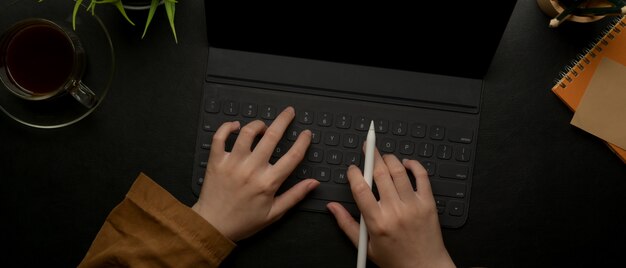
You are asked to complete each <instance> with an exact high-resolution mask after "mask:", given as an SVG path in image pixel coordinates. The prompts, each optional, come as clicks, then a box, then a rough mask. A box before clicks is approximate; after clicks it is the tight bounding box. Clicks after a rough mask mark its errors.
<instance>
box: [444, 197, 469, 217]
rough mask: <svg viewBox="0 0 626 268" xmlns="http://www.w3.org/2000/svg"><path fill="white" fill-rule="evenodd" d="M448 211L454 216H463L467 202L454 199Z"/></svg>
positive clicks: (449, 204)
mask: <svg viewBox="0 0 626 268" xmlns="http://www.w3.org/2000/svg"><path fill="white" fill-rule="evenodd" d="M448 213H449V214H450V215H452V216H463V214H465V202H462V201H457V200H452V201H450V202H449V203H448Z"/></svg>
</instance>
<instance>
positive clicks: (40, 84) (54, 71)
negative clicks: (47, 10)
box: [0, 18, 98, 108]
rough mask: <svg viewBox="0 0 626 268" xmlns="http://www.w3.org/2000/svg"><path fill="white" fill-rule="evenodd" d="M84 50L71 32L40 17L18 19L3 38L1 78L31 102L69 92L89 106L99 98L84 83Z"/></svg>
mask: <svg viewBox="0 0 626 268" xmlns="http://www.w3.org/2000/svg"><path fill="white" fill-rule="evenodd" d="M85 61H86V57H85V50H84V48H83V46H82V45H81V43H80V40H79V39H78V36H77V35H76V34H75V33H73V32H72V31H69V30H66V29H64V28H63V27H61V26H59V25H58V24H56V23H54V22H52V21H50V20H46V19H39V18H31V19H26V20H22V21H19V22H17V23H16V24H14V25H13V26H11V27H10V28H9V29H8V30H7V31H5V32H4V34H3V35H2V37H1V39H0V80H2V83H3V84H4V85H5V88H6V89H8V90H9V91H11V93H13V94H14V95H16V96H18V97H20V98H22V99H25V100H31V101H39V100H46V99H50V98H53V97H56V96H60V95H63V94H66V93H69V94H70V95H72V97H74V98H75V99H76V100H78V101H79V102H80V103H81V104H83V105H84V106H85V107H87V108H92V107H94V106H95V105H96V104H97V102H98V98H97V97H96V95H95V94H94V93H93V91H91V90H90V89H89V88H88V87H87V86H86V85H84V84H83V83H82V82H81V78H82V76H83V73H84V72H85V66H86V62H85Z"/></svg>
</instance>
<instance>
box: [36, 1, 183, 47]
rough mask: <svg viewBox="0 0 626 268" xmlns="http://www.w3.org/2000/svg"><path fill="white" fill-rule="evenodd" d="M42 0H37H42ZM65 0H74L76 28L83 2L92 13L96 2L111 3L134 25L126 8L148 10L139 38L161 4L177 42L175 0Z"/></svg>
mask: <svg viewBox="0 0 626 268" xmlns="http://www.w3.org/2000/svg"><path fill="white" fill-rule="evenodd" d="M42 1H44V0H39V2H42ZM67 1H76V2H75V4H74V9H73V13H72V14H73V15H72V27H73V29H74V30H75V29H76V13H77V11H78V10H79V9H80V8H81V5H82V4H83V2H85V3H87V1H89V3H88V4H87V11H90V12H91V14H92V15H94V14H95V10H96V6H97V5H98V4H111V5H113V6H115V7H116V8H117V9H118V10H119V11H120V14H122V16H123V17H124V18H125V19H126V20H127V21H128V23H130V24H131V25H133V26H135V23H134V22H133V21H132V20H131V19H130V18H129V17H128V15H127V14H126V10H145V9H149V11H148V18H147V20H146V26H145V27H144V30H143V34H142V35H141V38H142V39H143V38H144V37H145V36H146V32H147V31H148V26H150V22H152V18H153V17H154V13H155V11H156V9H157V7H158V6H159V5H163V6H164V7H165V13H166V14H167V19H168V21H169V23H170V27H171V28H172V34H173V35H174V41H175V42H176V43H178V37H177V36H176V28H175V27H174V15H175V13H176V3H177V1H176V0H124V1H123V2H122V0H67Z"/></svg>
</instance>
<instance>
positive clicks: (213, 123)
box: [202, 116, 222, 132]
mask: <svg viewBox="0 0 626 268" xmlns="http://www.w3.org/2000/svg"><path fill="white" fill-rule="evenodd" d="M221 124H222V123H221V122H220V121H219V120H218V119H217V118H216V117H214V116H205V117H204V120H202V129H204V131H209V132H215V131H216V130H217V128H219V127H220V125H221Z"/></svg>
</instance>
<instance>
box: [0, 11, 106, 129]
mask: <svg viewBox="0 0 626 268" xmlns="http://www.w3.org/2000/svg"><path fill="white" fill-rule="evenodd" d="M3 2H4V1H3ZM8 2H9V3H2V4H0V31H1V32H4V31H5V30H7V29H8V28H9V27H11V26H12V25H13V24H15V23H16V22H18V21H20V20H23V19H27V18H43V19H47V20H51V21H54V22H55V23H57V24H58V25H60V26H62V27H64V28H66V29H72V11H73V10H74V1H69V0H64V1H58V0H44V1H43V2H38V1H37V0H22V1H8ZM74 32H75V33H76V34H77V35H78V37H79V39H80V41H81V43H82V45H83V47H84V48H85V53H86V55H87V60H86V68H85V74H84V75H83V78H82V82H83V83H84V84H85V85H87V86H88V87H89V88H90V89H91V90H92V91H93V92H94V93H95V94H96V96H97V98H98V103H97V104H96V105H95V106H94V107H92V108H86V107H85V106H83V105H81V104H80V103H79V102H78V101H77V100H76V99H74V98H73V97H72V96H71V95H70V94H63V95H60V96H56V97H53V98H50V99H47V100H40V101H30V100H24V99H21V98H19V97H17V96H15V95H14V94H12V93H11V92H10V91H9V90H7V89H6V88H5V85H4V84H3V83H0V110H2V112H4V113H5V114H6V115H8V116H9V117H11V118H12V119H14V120H15V121H17V122H19V123H22V124H24V125H27V126H31V127H35V128H59V127H64V126H68V125H71V124H73V123H76V122H78V121H80V120H82V119H83V118H85V117H87V116H88V115H89V114H91V113H92V112H93V111H95V110H96V109H97V108H98V107H99V106H100V104H101V103H102V101H104V99H105V97H106V95H107V93H108V91H109V89H110V87H111V83H112V81H113V74H114V71H115V56H114V53H113V44H112V43H111V38H110V37H109V33H108V31H107V29H106V27H105V26H104V24H103V23H102V21H101V20H100V19H99V18H98V17H97V15H92V14H91V12H88V11H87V10H86V7H85V6H81V8H80V9H79V10H78V12H77V14H76V29H75V30H74Z"/></svg>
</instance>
